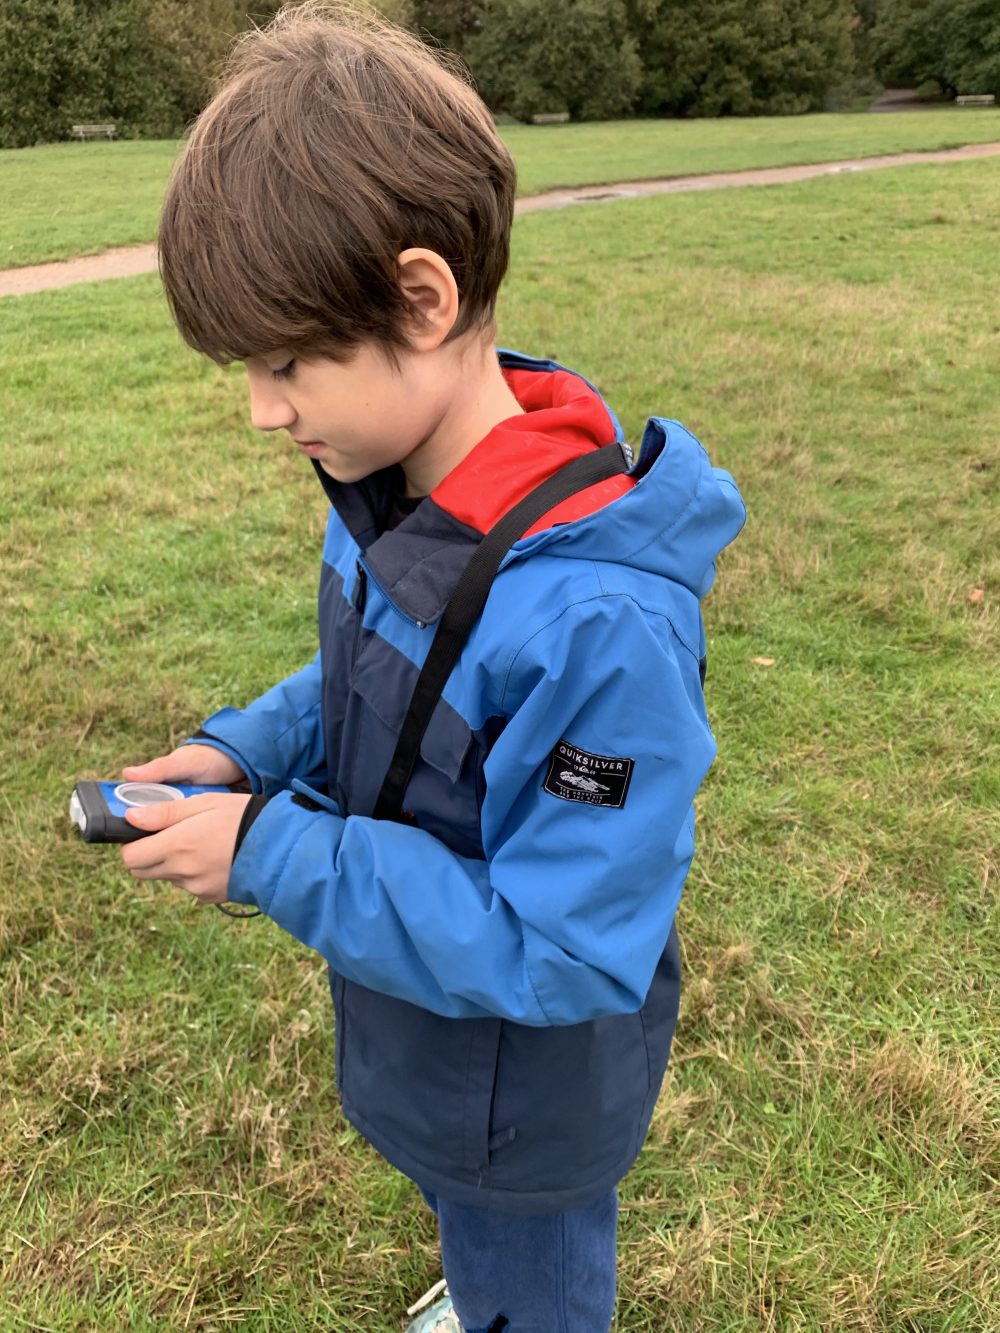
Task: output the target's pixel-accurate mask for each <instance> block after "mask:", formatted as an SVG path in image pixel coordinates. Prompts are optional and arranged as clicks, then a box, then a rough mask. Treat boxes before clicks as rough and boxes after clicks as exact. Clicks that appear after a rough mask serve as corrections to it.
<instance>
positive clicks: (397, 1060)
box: [333, 977, 500, 1182]
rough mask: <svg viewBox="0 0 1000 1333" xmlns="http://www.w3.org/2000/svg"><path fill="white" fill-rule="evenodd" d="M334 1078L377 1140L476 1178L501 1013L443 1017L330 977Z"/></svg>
mask: <svg viewBox="0 0 1000 1333" xmlns="http://www.w3.org/2000/svg"><path fill="white" fill-rule="evenodd" d="M333 992H334V1005H335V1008H336V1010H337V1024H338V1032H337V1081H338V1086H339V1088H340V1095H341V1098H342V1100H343V1103H344V1111H345V1114H346V1115H347V1117H348V1119H353V1118H355V1117H357V1119H358V1120H359V1122H363V1123H360V1125H359V1127H360V1128H361V1129H362V1130H363V1131H365V1130H367V1131H368V1132H369V1133H370V1134H371V1136H372V1138H373V1139H375V1141H376V1143H377V1144H378V1146H379V1147H380V1148H382V1145H383V1144H384V1145H386V1147H385V1148H382V1150H383V1151H384V1152H386V1155H387V1156H390V1160H391V1153H390V1152H389V1151H387V1148H389V1147H390V1146H392V1147H394V1148H395V1149H398V1150H400V1152H401V1153H402V1154H403V1155H405V1157H406V1158H407V1159H410V1160H412V1161H414V1162H416V1163H419V1164H421V1165H423V1166H424V1167H425V1168H428V1169H430V1170H431V1171H434V1172H436V1173H437V1174H440V1175H447V1176H451V1177H453V1178H464V1179H465V1180H467V1181H472V1182H476V1181H477V1180H478V1178H479V1176H480V1175H481V1173H482V1172H483V1170H484V1169H485V1167H486V1165H487V1162H488V1157H489V1147H488V1144H489V1137H490V1131H489V1119H490V1104H491V1101H492V1097H493V1086H494V1076H495V1073H496V1065H497V1048H498V1045H499V1040H500V1036H499V1033H500V1019H491V1018H487V1019H479V1018H443V1017H442V1016H441V1015H440V1014H434V1013H431V1012H430V1010H428V1009H421V1008H420V1007H419V1006H418V1005H414V1004H410V1003H408V1002H407V1001H406V1000H397V999H395V998H393V997H392V996H391V995H383V994H382V993H381V992H379V991H372V990H369V989H368V988H367V987H366V986H361V985H359V984H358V983H357V982H354V981H345V980H344V979H343V978H339V977H338V978H337V979H336V982H335V983H334V987H333Z"/></svg>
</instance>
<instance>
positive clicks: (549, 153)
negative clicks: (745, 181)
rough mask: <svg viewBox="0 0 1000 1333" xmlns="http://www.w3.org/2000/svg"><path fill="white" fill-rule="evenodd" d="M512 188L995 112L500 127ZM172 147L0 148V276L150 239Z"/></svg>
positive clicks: (917, 128)
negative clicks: (515, 176) (512, 161)
mask: <svg viewBox="0 0 1000 1333" xmlns="http://www.w3.org/2000/svg"><path fill="white" fill-rule="evenodd" d="M500 132H501V134H502V135H503V136H504V138H505V139H506V141H507V143H508V144H509V146H510V149H511V151H512V152H513V154H514V157H515V158H516V160H517V164H518V173H519V192H520V193H521V194H522V195H530V194H538V193H540V192H541V191H543V190H550V189H554V188H556V187H558V186H566V185H598V184H606V183H608V182H612V181H623V180H643V179H650V178H654V177H659V176H683V175H688V174H699V173H705V172H711V171H736V170H740V169H742V168H749V167H777V166H789V165H792V164H796V163H803V162H831V161H838V160H840V159H842V158H849V157H869V156H875V155H879V154H885V153H899V152H909V151H917V150H931V149H940V148H956V147H959V146H960V145H962V144H968V143H984V142H990V141H992V140H1000V110H978V111H967V110H966V111H959V110H956V109H954V108H937V109H935V110H931V111H911V112H906V113H905V114H903V113H901V114H896V115H875V116H867V115H851V114H836V115H815V116H780V117H761V118H757V119H749V120H697V121H679V120H636V121H612V122H608V123H604V124H592V125H549V126H537V127H532V126H527V125H513V126H505V127H503V128H502V129H501V131H500ZM180 146H181V145H180V143H179V142H175V141H172V140H171V141H160V142H156V141H153V142H131V141H129V142H122V143H107V142H94V143H86V144H80V143H65V144H47V145H45V146H43V147H40V148H21V149H16V150H11V149H7V150H3V151H0V191H2V197H3V199H4V209H3V212H2V214H0V268H16V267H18V266H20V265H24V264H36V263H43V262H45V261H48V260H54V259H67V258H69V257H70V256H73V255H88V254H97V253H98V252H99V251H100V250H103V249H105V248H106V247H107V246H113V245H135V244H141V243H143V242H147V241H152V240H153V239H154V237H155V235H156V223H157V215H158V212H159V206H160V201H161V199H162V195H163V190H164V188H165V186H166V182H167V179H168V177H169V175H170V168H171V165H172V164H173V161H174V159H175V158H176V156H177V153H178V152H179V150H180Z"/></svg>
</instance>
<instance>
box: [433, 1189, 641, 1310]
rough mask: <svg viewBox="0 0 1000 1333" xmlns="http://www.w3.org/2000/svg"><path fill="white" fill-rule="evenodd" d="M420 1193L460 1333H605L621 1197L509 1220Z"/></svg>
mask: <svg viewBox="0 0 1000 1333" xmlns="http://www.w3.org/2000/svg"><path fill="white" fill-rule="evenodd" d="M421 1193H422V1194H423V1195H424V1198H425V1199H426V1200H427V1203H428V1204H429V1205H430V1207H431V1208H432V1209H433V1210H434V1212H435V1213H436V1214H437V1219H438V1226H439V1228H440V1231H441V1258H442V1261H443V1263H444V1275H445V1278H446V1279H447V1282H448V1291H449V1292H450V1293H451V1299H452V1304H453V1305H454V1307H455V1313H456V1314H457V1315H458V1317H459V1319H460V1320H461V1322H462V1328H463V1329H464V1330H465V1333H608V1329H609V1328H610V1326H611V1320H612V1317H613V1316H614V1307H615V1267H616V1263H615V1260H616V1234H617V1229H618V1191H617V1189H612V1190H609V1191H608V1193H607V1194H603V1195H602V1196H601V1197H600V1198H599V1199H598V1200H597V1202H596V1203H592V1204H589V1205H588V1206H587V1207H586V1208H575V1209H573V1210H572V1211H571V1212H568V1213H551V1214H548V1215H545V1216H538V1217H514V1216H511V1215H510V1214H509V1213H495V1212H489V1211H487V1210H486V1209H484V1208H470V1207H468V1206H466V1205H465V1204H458V1203H448V1202H447V1200H445V1199H439V1198H436V1197H435V1196H434V1195H433V1194H427V1193H425V1192H424V1191H423V1190H422V1191H421Z"/></svg>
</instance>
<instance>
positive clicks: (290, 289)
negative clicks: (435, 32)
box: [159, 0, 515, 364]
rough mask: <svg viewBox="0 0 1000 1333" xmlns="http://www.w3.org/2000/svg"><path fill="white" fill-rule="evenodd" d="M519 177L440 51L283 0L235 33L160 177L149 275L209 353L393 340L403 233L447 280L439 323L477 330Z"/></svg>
mask: <svg viewBox="0 0 1000 1333" xmlns="http://www.w3.org/2000/svg"><path fill="white" fill-rule="evenodd" d="M514 184H515V170H514V164H513V161H512V159H511V156H510V153H509V152H508V151H507V148H506V147H505V146H504V144H503V143H502V141H501V140H500V138H499V136H498V135H497V132H496V129H495V127H494V124H493V120H492V117H491V116H490V113H489V112H488V111H487V109H486V107H485V106H484V105H483V103H482V102H481V100H480V99H479V97H478V96H477V94H476V93H475V91H474V90H473V89H472V88H471V87H470V86H469V84H468V83H467V82H466V81H465V80H464V79H463V78H461V77H460V76H459V75H458V74H457V73H456V72H453V71H452V70H451V69H448V68H446V67H445V64H444V61H443V59H442V57H440V56H439V55H438V53H436V52H432V51H431V50H430V48H428V47H426V46H425V45H423V43H421V42H420V41H418V40H417V38H415V37H413V36H411V35H410V34H409V33H406V32H404V31H402V30H401V29H399V28H397V27H394V26H393V25H391V24H389V23H387V22H385V21H383V20H381V19H378V18H376V17H375V16H374V15H373V14H371V13H361V12H359V11H358V10H357V9H351V8H348V7H346V6H344V5H331V4H325V3H315V0H310V2H309V3H305V4H295V5H286V6H285V8H283V9H282V10H281V11H280V12H279V13H278V15H277V16H276V17H275V18H274V20H273V21H272V22H271V23H270V24H268V26H267V27H266V28H264V29H259V30H258V29H255V30H253V31H251V32H249V33H246V34H244V36H242V37H241V38H240V39H239V40H238V41H237V43H236V45H235V46H234V48H233V51H232V53H231V55H230V57H229V61H228V64H227V67H226V71H225V78H224V81H223V83H222V85H221V87H220V90H219V91H218V93H217V94H216V95H215V97H214V98H213V99H212V101H211V102H210V103H209V105H208V106H207V107H206V108H205V110H204V111H203V112H202V113H201V115H200V116H199V117H198V119H197V121H196V122H195V124H194V126H193V128H192V130H191V134H190V138H189V140H188V142H187V144H186V146H185V149H184V152H183V154H182V156H181V158H180V160H179V162H178V163H177V166H176V167H175V169H174V174H173V177H172V179H171V182H170V185H169V187H168V190H167V195H166V200H165V202H164V206H163V213H162V217H161V220H160V235H159V250H160V273H161V275H162V278H163V284H164V287H165V289H166V293H167V299H168V300H169V302H170V307H171V310H172V311H173V315H174V319H175V320H176V322H177V326H178V328H179V330H180V333H181V336H182V337H183V338H184V340H185V341H186V342H187V343H188V344H190V346H191V347H194V348H195V349H196V350H198V351H200V352H204V353H205V354H206V355H208V356H210V357H211V358H212V359H213V360H214V361H217V362H219V363H220V364H225V363H226V362H229V361H233V360H245V359H246V358H247V357H250V356H259V355H261V354H263V353H265V352H269V351H272V350H275V349H277V348H284V347H288V348H290V349H291V350H292V351H294V352H296V353H297V354H299V355H308V354H309V353H310V352H311V353H314V354H323V355H328V356H333V357H340V358H345V357H348V356H349V355H350V353H351V351H352V350H353V349H355V348H356V347H357V346H358V344H359V343H361V342H362V341H367V340H372V341H375V342H377V343H379V344H381V345H382V346H383V347H384V348H385V349H387V350H388V351H389V352H390V353H391V351H392V349H393V348H394V347H400V346H403V345H405V341H406V340H405V327H406V324H407V321H408V319H410V318H411V317H412V313H411V308H410V306H409V303H408V302H407V300H406V298H405V297H404V296H403V294H402V292H401V291H400V288H399V285H398V280H397V279H398V274H397V263H396V260H397V256H398V255H399V253H400V252H401V251H402V250H404V249H406V248H408V247H410V246H424V247H427V248H428V249H431V250H434V251H436V252H437V253H438V254H440V255H441V256H442V257H443V258H444V259H445V260H447V262H448V264H449V265H450V267H451V270H452V272H453V273H454V275H455V281H456V283H457V285H458V291H459V297H460V305H459V315H458V320H457V323H456V325H455V328H454V329H453V331H452V334H451V336H452V337H457V336H458V335H459V334H461V333H465V332H466V331H467V330H469V329H471V328H476V327H478V328H480V329H486V328H488V327H489V326H490V325H491V324H492V320H493V316H494V309H495V305H496V296H497V291H498V289H499V286H500V282H501V280H502V278H503V276H504V273H505V272H506V269H507V264H508V260H509V255H510V228H511V221H512V219H513V212H514Z"/></svg>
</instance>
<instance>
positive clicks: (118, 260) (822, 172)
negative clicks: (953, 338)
mask: <svg viewBox="0 0 1000 1333" xmlns="http://www.w3.org/2000/svg"><path fill="white" fill-rule="evenodd" d="M980 157H1000V143H981V144H968V145H967V146H966V147H964V148H946V149H941V150H940V151H936V152H929V153H897V154H894V155H892V156H887V157H857V158H849V159H848V160H846V161H843V162H817V163H815V164H812V165H808V166H797V167H762V168H759V169H757V170H754V171H724V172H715V173H713V174H711V175H705V176H672V177H667V178H665V179H663V180H645V181H623V182H620V183H618V184H616V185H583V186H579V187H577V188H575V189H566V190H550V191H548V192H547V193H546V194H536V195H531V196H529V197H527V198H524V199H519V200H518V201H517V204H516V206H515V212H516V213H517V214H521V213H536V212H540V211H541V210H542V209H546V208H565V207H567V205H569V204H590V203H601V202H604V201H608V200H613V199H634V198H637V197H638V196H639V195H646V194H681V193H683V192H686V191H689V190H724V189H731V188H734V187H736V186H745V185H783V184H786V183H788V182H791V181H804V180H811V179H812V178H813V177H815V176H831V175H835V174H836V173H838V172H846V171H874V170H876V169H877V168H880V167H903V166H908V165H910V163H914V162H966V161H969V160H970V159H972V158H980ZM155 268H156V247H155V246H153V245H128V246H121V247H119V248H117V249H113V250H105V251H104V252H103V253H102V254H99V255H90V256H87V257H85V258H81V259H67V260H61V261H60V262H59V263H55V264H32V265H30V266H28V267H25V268H12V269H7V270H6V271H0V296H21V295H24V294H26V293H28V292H42V291H47V290H49V289H50V288H52V287H68V286H70V285H72V284H73V283H76V282H96V281H98V280H99V279H101V278H130V277H132V276H134V275H135V274H137V273H149V272H151V271H152V270H154V269H155Z"/></svg>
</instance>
